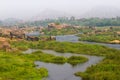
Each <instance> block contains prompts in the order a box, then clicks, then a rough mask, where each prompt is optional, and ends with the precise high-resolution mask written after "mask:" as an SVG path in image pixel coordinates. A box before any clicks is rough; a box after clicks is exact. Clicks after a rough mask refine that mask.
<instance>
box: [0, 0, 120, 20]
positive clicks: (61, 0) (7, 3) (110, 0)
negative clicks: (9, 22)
mask: <svg viewBox="0 0 120 80" xmlns="http://www.w3.org/2000/svg"><path fill="white" fill-rule="evenodd" d="M119 4H120V0H0V20H1V19H6V18H19V19H28V18H30V17H33V16H35V15H37V14H39V13H41V12H42V11H44V10H46V9H53V10H58V11H63V12H67V13H70V14H76V13H81V14H82V13H85V12H86V11H88V10H90V9H92V8H93V7H96V6H112V7H116V8H120V5H119Z"/></svg>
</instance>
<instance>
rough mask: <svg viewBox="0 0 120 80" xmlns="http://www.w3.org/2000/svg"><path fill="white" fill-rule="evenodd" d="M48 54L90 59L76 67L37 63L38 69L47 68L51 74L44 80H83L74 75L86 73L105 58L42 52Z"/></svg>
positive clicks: (48, 51) (28, 52)
mask: <svg viewBox="0 0 120 80" xmlns="http://www.w3.org/2000/svg"><path fill="white" fill-rule="evenodd" d="M34 51H36V50H34V49H29V50H27V51H25V52H24V53H27V54H30V53H32V52H34ZM41 51H42V52H44V53H46V54H53V55H55V56H64V57H70V56H84V57H87V58H88V61H87V62H85V63H82V64H78V65H76V66H72V65H70V64H69V63H65V64H54V63H45V62H40V61H36V62H35V64H36V65H38V66H37V68H40V67H45V68H47V70H48V72H49V76H48V77H47V78H44V80H82V79H81V77H77V76H75V75H74V73H75V72H78V71H81V72H84V71H85V70H86V69H87V68H88V67H90V66H91V65H95V64H96V63H99V62H100V61H101V60H102V59H103V57H98V56H90V55H82V54H73V53H59V52H55V51H53V50H41Z"/></svg>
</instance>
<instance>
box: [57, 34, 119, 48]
mask: <svg viewBox="0 0 120 80" xmlns="http://www.w3.org/2000/svg"><path fill="white" fill-rule="evenodd" d="M79 38H80V37H77V36H75V35H63V36H56V41H60V42H63V41H67V42H81V43H86V44H98V45H104V46H107V47H110V48H115V49H120V44H108V43H97V42H88V41H79Z"/></svg>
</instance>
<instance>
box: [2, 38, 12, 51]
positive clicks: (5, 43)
mask: <svg viewBox="0 0 120 80" xmlns="http://www.w3.org/2000/svg"><path fill="white" fill-rule="evenodd" d="M0 49H1V50H5V51H11V50H12V48H11V46H10V44H9V42H8V41H7V39H6V38H2V37H0Z"/></svg>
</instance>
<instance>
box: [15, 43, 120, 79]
mask: <svg viewBox="0 0 120 80" xmlns="http://www.w3.org/2000/svg"><path fill="white" fill-rule="evenodd" d="M18 43H19V42H18ZM21 45H24V44H21ZM31 45H32V46H31ZM24 46H28V47H31V48H38V49H51V50H55V51H58V52H62V53H63V54H64V53H65V52H71V53H78V54H89V55H97V56H104V57H105V58H104V60H103V61H101V62H100V63H99V64H97V65H94V66H91V67H89V68H88V69H87V70H86V71H85V72H83V73H81V72H78V73H76V75H77V76H81V77H82V78H83V80H120V76H119V75H120V66H119V64H120V50H116V49H112V48H107V47H105V46H100V45H93V44H82V43H70V42H55V41H49V42H44V41H40V42H35V43H33V42H29V43H25V45H24ZM13 47H14V45H13ZM16 48H17V46H16ZM35 54H37V55H34V56H36V57H38V56H40V57H41V55H42V54H40V53H39V54H38V53H35ZM31 55H32V54H31ZM34 56H27V57H28V59H29V58H30V57H34ZM49 57H50V55H49V56H47V55H46V56H45V57H41V58H39V59H41V60H44V59H45V60H46V61H47V59H48V61H50V60H49V59H50V58H49ZM46 58H47V59H46ZM59 59H60V60H63V61H64V60H66V59H64V58H61V57H60V58H59ZM71 59H73V58H70V59H69V60H71ZM53 60H56V58H55V59H53ZM71 61H72V60H71ZM73 63H74V62H73Z"/></svg>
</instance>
